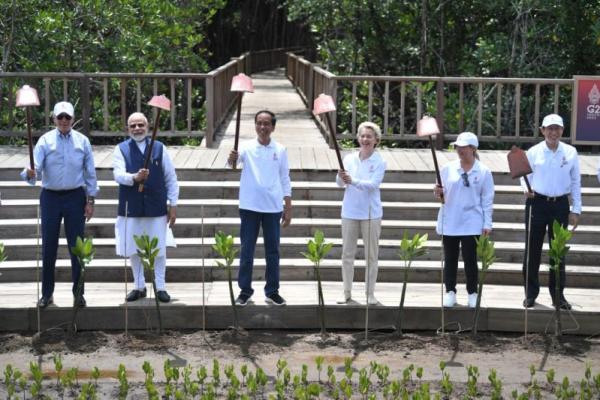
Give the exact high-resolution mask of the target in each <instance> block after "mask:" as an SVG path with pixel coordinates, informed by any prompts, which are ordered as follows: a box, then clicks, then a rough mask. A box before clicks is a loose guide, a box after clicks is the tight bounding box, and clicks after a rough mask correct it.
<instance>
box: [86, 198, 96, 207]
mask: <svg viewBox="0 0 600 400" xmlns="http://www.w3.org/2000/svg"><path fill="white" fill-rule="evenodd" d="M87 203H88V204H89V205H91V206H93V205H94V203H96V199H95V198H93V197H88V199H87Z"/></svg>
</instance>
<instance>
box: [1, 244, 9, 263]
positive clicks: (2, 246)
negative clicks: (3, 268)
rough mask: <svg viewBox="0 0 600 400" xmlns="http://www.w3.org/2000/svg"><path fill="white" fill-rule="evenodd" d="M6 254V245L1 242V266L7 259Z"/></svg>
mask: <svg viewBox="0 0 600 400" xmlns="http://www.w3.org/2000/svg"><path fill="white" fill-rule="evenodd" d="M7 258H8V257H7V255H6V252H5V251H4V243H1V242H0V264H2V262H3V261H6V259H7Z"/></svg>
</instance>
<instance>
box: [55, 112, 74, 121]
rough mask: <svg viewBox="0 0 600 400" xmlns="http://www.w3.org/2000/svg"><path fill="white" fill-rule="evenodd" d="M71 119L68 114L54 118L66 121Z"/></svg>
mask: <svg viewBox="0 0 600 400" xmlns="http://www.w3.org/2000/svg"><path fill="white" fill-rule="evenodd" d="M72 118H73V117H71V116H70V115H69V114H60V115H57V116H56V119H58V120H61V119H66V120H67V121H70V120H71V119H72Z"/></svg>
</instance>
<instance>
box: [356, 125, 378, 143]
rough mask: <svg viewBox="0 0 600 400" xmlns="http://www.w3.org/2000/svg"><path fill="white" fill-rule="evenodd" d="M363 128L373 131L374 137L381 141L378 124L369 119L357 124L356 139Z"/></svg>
mask: <svg viewBox="0 0 600 400" xmlns="http://www.w3.org/2000/svg"><path fill="white" fill-rule="evenodd" d="M365 129H371V130H372V131H373V132H375V137H376V138H377V141H378V142H379V141H381V128H379V125H377V124H376V123H374V122H370V121H366V122H363V123H362V124H360V125H359V126H358V130H357V132H356V138H357V139H358V138H359V137H360V135H361V133H362V132H363V131H364V130H365Z"/></svg>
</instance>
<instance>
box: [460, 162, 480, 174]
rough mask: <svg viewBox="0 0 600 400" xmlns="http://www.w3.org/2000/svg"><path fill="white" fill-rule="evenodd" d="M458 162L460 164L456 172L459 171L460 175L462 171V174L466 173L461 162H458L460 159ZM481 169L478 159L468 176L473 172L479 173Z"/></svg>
mask: <svg viewBox="0 0 600 400" xmlns="http://www.w3.org/2000/svg"><path fill="white" fill-rule="evenodd" d="M456 162H457V164H458V165H457V166H456V170H457V171H458V172H459V173H460V172H461V171H462V172H465V171H464V170H463V169H462V167H461V166H460V160H458V159H457V160H456ZM479 169H480V163H479V160H478V159H475V162H474V163H473V166H472V167H471V169H470V170H469V172H467V174H470V173H472V172H477V171H479Z"/></svg>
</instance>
